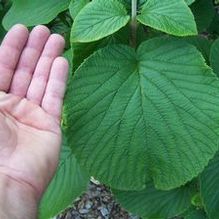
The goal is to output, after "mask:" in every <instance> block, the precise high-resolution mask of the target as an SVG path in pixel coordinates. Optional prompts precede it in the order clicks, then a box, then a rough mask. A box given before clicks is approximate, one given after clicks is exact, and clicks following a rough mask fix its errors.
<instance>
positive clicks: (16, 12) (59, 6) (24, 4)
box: [3, 0, 70, 29]
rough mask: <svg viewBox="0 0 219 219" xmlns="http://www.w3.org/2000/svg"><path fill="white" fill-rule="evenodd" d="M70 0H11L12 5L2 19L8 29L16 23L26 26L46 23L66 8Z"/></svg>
mask: <svg viewBox="0 0 219 219" xmlns="http://www.w3.org/2000/svg"><path fill="white" fill-rule="evenodd" d="M69 2H70V0H61V1H60V0H46V1H45V0H37V1H36V0H13V5H12V7H11V8H10V10H9V11H8V13H7V14H6V15H5V17H4V19H3V26H4V27H5V28H6V29H9V28H10V27H11V26H13V25H14V24H16V23H22V24H24V25H26V26H34V25H37V24H47V23H49V22H50V21H51V20H53V19H54V18H55V17H56V16H57V15H58V14H59V13H60V12H62V11H64V10H66V9H67V8H68V5H69Z"/></svg>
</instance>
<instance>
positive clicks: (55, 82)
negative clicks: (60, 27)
mask: <svg viewBox="0 0 219 219" xmlns="http://www.w3.org/2000/svg"><path fill="white" fill-rule="evenodd" d="M63 48H64V39H63V38H62V37H61V36H60V35H57V34H50V32H49V30H48V29H47V28H46V27H45V26H37V27H35V28H34V29H33V30H32V31H31V33H30V34H29V32H28V30H27V29H26V28H25V27H24V26H22V25H16V26H14V27H13V28H12V29H11V30H10V31H9V32H8V34H7V35H6V37H5V39H4V40H3V42H2V45H1V47H0V174H5V175H7V176H8V177H10V178H12V179H13V180H16V181H20V182H22V183H25V184H29V185H31V186H32V187H33V188H34V189H35V191H36V193H37V194H38V195H39V196H40V195H41V193H42V192H43V190H44V189H45V187H46V185H47V184H48V182H49V180H50V179H51V178H52V176H53V174H54V171H55V169H56V166H57V163H58V157H59V151H60V143H61V131H60V115H61V108H62V100H63V96H64V91H65V84H66V79H67V72H68V63H67V61H66V60H65V59H64V58H62V57H59V56H60V54H61V53H62V51H63Z"/></svg>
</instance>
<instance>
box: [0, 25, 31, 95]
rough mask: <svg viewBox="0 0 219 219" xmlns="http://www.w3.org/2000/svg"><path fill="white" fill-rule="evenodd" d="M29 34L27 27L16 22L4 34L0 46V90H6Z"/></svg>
mask: <svg viewBox="0 0 219 219" xmlns="http://www.w3.org/2000/svg"><path fill="white" fill-rule="evenodd" d="M28 36H29V32H28V29H27V28H26V27H25V26H23V25H21V24H17V25H15V26H13V27H12V28H11V30H10V31H9V32H8V33H7V35H6V36H5V38H4V40H3V42H2V44H1V47H0V90H1V91H5V92H7V91H8V89H9V87H10V84H11V79H12V77H13V73H14V70H15V68H16V66H17V63H18V61H19V58H20V55H21V52H22V50H23V48H24V46H25V44H26V42H27V39H28Z"/></svg>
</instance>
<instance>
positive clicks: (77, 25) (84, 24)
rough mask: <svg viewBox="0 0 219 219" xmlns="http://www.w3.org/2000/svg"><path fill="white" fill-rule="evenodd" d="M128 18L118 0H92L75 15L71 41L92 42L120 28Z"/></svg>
mask: <svg viewBox="0 0 219 219" xmlns="http://www.w3.org/2000/svg"><path fill="white" fill-rule="evenodd" d="M129 19H130V16H129V15H128V14H127V11H126V9H125V7H124V5H123V4H122V3H120V2H118V0H93V1H92V2H90V3H89V4H87V5H86V6H85V7H84V8H83V9H82V10H81V11H80V12H79V14H78V15H77V16H76V18H75V21H74V24H73V28H72V33H71V41H72V42H92V41H96V40H99V39H101V38H104V37H106V36H108V35H111V34H113V33H114V32H116V31H118V30H119V29H121V28H122V27H123V26H125V25H126V24H127V23H128V21H129Z"/></svg>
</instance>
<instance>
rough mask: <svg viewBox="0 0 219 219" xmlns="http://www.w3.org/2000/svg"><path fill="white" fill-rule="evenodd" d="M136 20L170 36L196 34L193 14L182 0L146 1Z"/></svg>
mask: <svg viewBox="0 0 219 219" xmlns="http://www.w3.org/2000/svg"><path fill="white" fill-rule="evenodd" d="M137 19H138V20H139V21H140V22H141V23H142V24H144V25H147V26H150V27H152V28H155V29H157V30H160V31H163V32H165V33H169V34H172V35H176V36H189V35H196V34H197V30H196V24H195V20H194V17H193V14H192V12H191V11H190V9H189V7H188V6H187V5H186V3H185V2H184V0H162V1H160V0H148V1H146V3H145V4H144V6H143V8H142V11H141V14H140V15H138V17H137Z"/></svg>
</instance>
